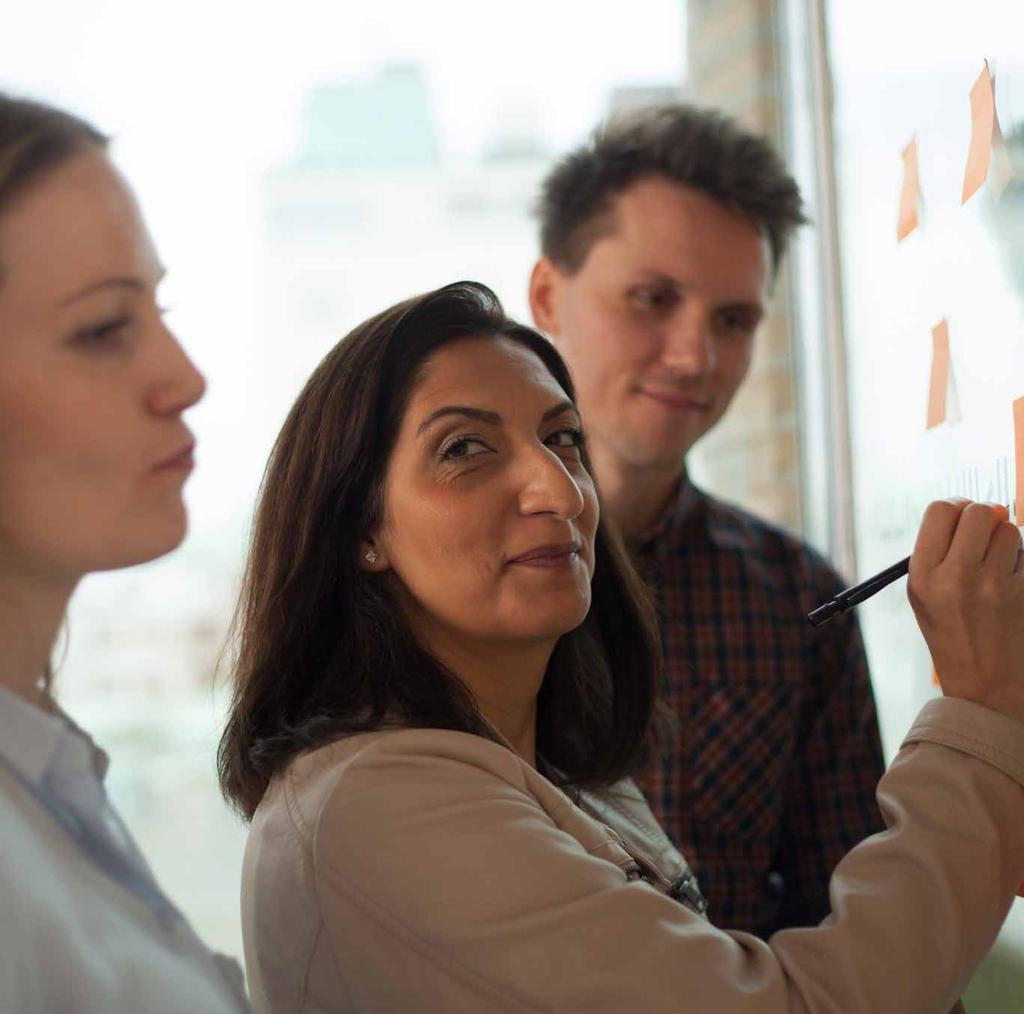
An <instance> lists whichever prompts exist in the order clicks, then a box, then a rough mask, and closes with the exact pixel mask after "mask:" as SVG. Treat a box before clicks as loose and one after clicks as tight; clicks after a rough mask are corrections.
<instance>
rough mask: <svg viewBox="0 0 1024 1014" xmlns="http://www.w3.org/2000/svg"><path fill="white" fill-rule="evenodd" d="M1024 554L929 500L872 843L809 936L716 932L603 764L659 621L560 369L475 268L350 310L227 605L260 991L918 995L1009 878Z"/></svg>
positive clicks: (1020, 735) (435, 1001)
mask: <svg viewBox="0 0 1024 1014" xmlns="http://www.w3.org/2000/svg"><path fill="white" fill-rule="evenodd" d="M1019 546H1020V539H1019V536H1018V534H1017V532H1016V529H1014V527H1013V526H1012V525H1010V524H1008V523H1007V522H1005V521H1001V520H999V519H998V518H997V517H996V516H995V514H994V512H993V511H992V510H991V509H990V508H989V507H988V506H986V505H978V504H972V505H965V504H964V503H962V502H958V503H952V502H940V503H937V504H934V505H932V507H930V508H929V511H928V513H927V515H926V517H925V521H924V523H923V525H922V529H921V533H920V536H919V539H918V545H917V548H916V550H915V554H914V558H913V562H912V565H911V592H912V598H913V600H914V602H915V608H916V609H917V612H918V617H919V622H920V624H921V627H922V629H923V631H924V633H925V637H926V639H927V640H928V643H929V646H930V648H931V650H932V653H933V657H934V659H935V662H936V665H937V666H938V670H939V672H940V673H941V674H942V677H943V686H944V689H945V692H946V694H947V695H949V696H947V697H946V698H944V699H941V700H937V701H932V702H931V703H930V704H929V705H928V706H927V707H926V708H925V709H924V710H923V711H922V713H921V716H920V718H919V719H918V721H917V723H916V724H915V726H914V728H913V729H912V730H911V733H910V735H909V736H908V738H907V743H906V745H905V747H904V749H903V751H902V752H901V753H900V755H899V757H897V759H896V760H895V762H894V763H893V766H892V768H891V769H890V771H889V772H888V773H887V774H886V775H885V777H884V778H883V780H882V782H881V783H880V787H879V799H880V801H881V805H882V808H883V811H884V812H885V814H886V818H887V821H888V824H889V830H888V832H886V833H885V834H883V835H880V836H878V837H876V838H872V839H868V840H867V841H866V842H864V843H862V845H860V846H858V847H857V848H856V849H854V850H853V851H852V852H851V853H850V855H849V856H848V857H847V858H846V859H845V860H844V861H843V862H842V863H841V864H840V866H839V867H838V869H837V871H836V874H835V876H834V878H833V881H832V898H833V912H832V914H831V915H830V916H829V918H828V919H826V921H825V922H824V923H823V925H822V926H821V927H820V928H816V929H813V930H807V929H801V930H786V931H782V932H780V933H778V934H776V935H775V936H774V937H773V938H772V939H771V941H770V942H769V943H764V942H762V941H760V940H758V939H756V938H754V937H752V936H749V935H747V934H743V933H725V932H721V931H719V930H716V929H715V928H713V927H712V926H711V925H710V924H709V923H708V922H707V920H706V919H704V918H703V903H702V900H701V896H700V893H699V891H698V890H697V888H696V885H695V884H694V882H693V878H692V876H691V875H690V873H689V871H688V870H687V868H686V864H685V862H684V861H683V859H682V857H681V856H679V855H678V853H676V851H675V850H674V849H673V847H672V846H671V844H670V843H669V842H668V840H667V839H666V838H665V836H664V834H663V833H662V832H661V831H660V829H658V828H657V826H656V824H655V822H654V820H653V818H652V817H651V815H650V812H649V811H648V810H647V808H646V805H645V804H644V802H643V798H642V796H641V795H640V794H639V792H638V791H637V790H636V788H635V787H634V785H633V784H632V782H631V781H630V780H629V777H630V775H632V774H633V773H634V772H636V771H638V770H640V769H641V768H642V765H643V762H644V759H645V756H646V755H647V753H648V751H649V750H651V749H652V748H654V745H655V743H656V740H657V736H656V728H657V725H658V723H659V721H660V712H659V709H658V707H657V706H656V704H655V700H656V696H657V693H656V691H657V688H658V686H659V680H660V668H659V666H660V655H659V650H658V640H657V636H656V633H655V626H654V623H653V622H652V617H651V612H650V607H649V604H648V602H647V599H646V598H645V596H644V594H643V592H642V590H641V588H640V586H639V584H638V582H637V578H636V577H635V576H634V574H633V572H632V570H631V568H630V566H629V563H628V561H627V559H626V557H625V555H624V553H623V551H622V548H621V546H620V544H619V542H618V540H617V539H616V537H615V536H614V535H613V533H612V532H610V531H608V530H607V529H605V528H604V527H603V525H602V524H601V522H600V521H599V516H598V500H597V495H596V491H595V488H594V483H593V480H592V479H591V476H590V465H589V461H588V459H587V454H586V450H585V444H584V442H583V437H582V432H581V421H580V419H579V416H578V413H577V411H576V408H575V405H574V392H573V386H572V382H571V379H570V377H569V376H568V373H567V371H566V369H565V366H564V365H563V363H562V361H561V359H560V358H559V356H558V355H557V353H556V352H555V350H554V349H553V347H552V346H551V345H549V344H548V343H547V342H546V340H545V339H544V338H543V337H541V336H540V335H539V334H537V333H536V332H534V331H532V330H530V329H529V328H525V327H522V326H521V325H518V324H516V323H514V322H513V321H511V320H509V319H508V318H507V317H506V316H505V314H504V312H503V311H502V309H501V306H500V304H499V303H498V301H497V299H496V298H495V297H494V296H493V294H492V293H491V292H490V291H489V290H487V289H486V288H484V287H483V286H479V285H475V284H473V283H468V282H463V283H458V284H456V285H452V286H447V287H445V288H443V289H440V290H437V291H436V292H432V293H428V294H426V295H424V296H420V297H418V298H415V299H411V300H408V301H407V302H405V303H402V304H400V305H398V306H395V307H393V308H391V309H390V310H387V311H385V312H384V313H382V314H380V315H378V316H376V317H374V318H373V319H371V320H370V321H368V322H367V323H365V324H363V325H362V326H361V327H359V328H357V329H356V330H355V331H354V332H352V334H350V335H349V336H348V337H347V338H346V339H344V340H343V341H342V342H340V343H339V344H338V345H337V346H336V347H335V348H334V349H333V350H332V351H331V352H330V353H329V354H328V356H327V357H326V359H325V360H324V361H323V363H321V365H320V366H319V368H318V369H317V370H316V372H315V373H314V374H313V376H312V378H311V379H310V381H309V382H308V384H307V385H306V387H305V389H304V390H303V392H302V393H301V395H300V396H299V398H298V400H297V401H296V403H295V406H294V407H293V409H292V411H291V413H290V415H289V417H288V419H287V421H286V423H285V425H284V428H283V430H282V432H281V434H280V436H279V438H278V441H277V444H276V446H275V448H274V451H273V454H272V457H271V460H270V463H269V465H268V469H267V473H266V476H265V479H264V485H263V490H262V494H261V499H260V503H259V507H258V509H257V513H256V519H255V526H254V532H253V538H252V547H251V553H250V556H249V560H248V564H247V570H246V574H245V578H244V582H243V590H242V598H241V602H240V605H239V613H238V617H237V624H238V629H237V634H238V644H237V650H238V656H237V664H236V670H235V679H236V684H235V696H234V702H233V707H232V712H231V715H230V719H229V722H228V726H227V729H226V731H225V733H224V737H223V740H222V742H221V749H220V770H221V780H222V785H223V787H224V791H225V793H226V795H227V796H228V798H229V799H230V800H231V801H232V802H233V803H234V804H235V805H236V806H237V807H238V809H239V810H241V812H242V813H243V814H244V815H245V816H246V817H248V818H251V820H252V827H251V831H250V837H249V842H248V846H247V849H246V857H245V863H244V868H243V878H242V918H243V932H244V937H245V952H246V964H247V967H248V971H249V976H250V989H251V992H252V994H253V997H254V1000H255V1004H256V1007H257V1009H258V1010H260V1011H264V1012H274V1014H283V1012H285V1011H289V1012H290V1011H299V1010H302V1011H310V1012H312V1011H324V1012H325V1011H332V1012H343V1011H344V1012H350V1011H351V1012H355V1011H360V1012H370V1011H374V1012H376V1011H380V1012H384V1011H402V1012H413V1011H416V1012H431V1014H433V1012H437V1014H440V1012H456V1011H459V1012H462V1011H464V1012H473V1014H480V1012H484V1011H509V1012H512V1011H522V1012H526V1011H558V1012H560V1014H561V1012H579V1014H584V1012H586V1014H605V1012H607V1014H612V1012H614V1014H621V1012H622V1011H626V1010H633V1011H637V1012H655V1011H657V1012H669V1011H672V1012H682V1011H714V1012H716V1014H741V1012H742V1014H754V1012H757V1014H775V1012H778V1014H782V1012H784V1011H785V1012H794V1011H807V1012H811V1011H815V1012H825V1011H828V1012H835V1011H846V1012H856V1014H861V1012H863V1014H867V1012H872V1014H878V1012H884V1011H891V1012H894V1014H895V1012H897V1011H898V1012H900V1014H913V1012H922V1014H924V1012H944V1011H948V1010H949V1008H950V1007H951V1006H952V1005H953V1004H954V1002H955V1000H956V997H957V995H958V993H959V991H960V990H961V989H962V988H963V987H964V985H965V983H966V981H967V979H968V978H969V976H970V974H971V972H972V971H973V969H974V968H975V966H976V965H977V963H978V962H979V961H980V959H981V957H982V956H983V955H984V953H985V951H986V949H987V948H988V947H989V945H990V944H991V942H992V940H993V939H994V936H995V934H996V932H997V930H998V927H999V925H1000V924H1001V922H1002V919H1003V918H1004V917H1005V915H1006V912H1007V910H1008V907H1009V905H1010V902H1011V899H1012V897H1013V895H1014V890H1015V888H1016V886H1017V885H1018V884H1019V883H1020V881H1021V879H1022V874H1024V819H1022V817H1024V788H1022V786H1024V679H1022V676H1024V673H1022V669H1024V623H1021V620H1022V619H1024V575H1022V574H1021V573H1019V572H1018V571H1017V570H1016V569H1015V565H1016V560H1017V553H1018V548H1019ZM956 698H959V699H956ZM722 749H728V744H725V743H723V744H722Z"/></svg>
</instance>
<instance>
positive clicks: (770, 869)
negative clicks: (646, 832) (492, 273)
mask: <svg viewBox="0 0 1024 1014" xmlns="http://www.w3.org/2000/svg"><path fill="white" fill-rule="evenodd" d="M538 211H539V218H540V225H541V257H540V259H539V260H538V262H537V264H536V266H535V267H534V270H533V273H532V276H531V279H530V304H531V308H532V311H533V315H534V319H535V321H536V323H537V324H538V326H539V327H541V328H542V329H543V330H545V331H546V332H547V333H548V334H549V335H550V336H551V338H552V339H553V341H554V342H555V344H556V345H557V346H558V348H559V350H560V351H561V352H562V354H563V356H565V358H566V359H567V360H568V362H569V365H570V368H571V369H572V371H573V375H574V378H575V381H576V384H577V388H578V394H579V403H580V408H581V410H582V413H583V419H584V424H585V427H586V433H587V440H588V445H589V447H590V453H591V457H592V460H593V464H594V468H595V470H596V472H597V478H598V481H599V484H600V488H601V492H602V496H603V503H604V508H605V510H606V511H607V512H608V513H610V514H611V516H612V517H613V518H614V519H615V521H616V522H617V523H618V525H619V527H620V529H621V530H622V532H623V533H624V534H625V536H626V538H627V541H628V543H629V545H630V547H631V549H632V552H633V557H634V560H635V562H636V564H637V566H638V568H639V569H640V571H641V573H642V574H643V575H644V576H645V577H646V578H647V580H648V583H649V586H650V587H651V589H652V591H653V593H654V595H655V598H656V599H657V603H658V607H659V610H660V615H661V619H662V625H663V626H662V639H663V643H664V649H665V655H666V662H667V674H668V686H667V699H668V703H669V705H670V706H671V707H672V709H673V710H674V711H675V713H676V714H677V716H678V718H679V722H678V729H677V731H676V732H675V733H673V736H672V739H671V741H670V742H668V743H666V744H665V749H664V757H663V760H662V763H661V764H660V766H659V767H658V768H657V769H656V770H654V771H651V772H650V774H649V777H648V778H647V780H646V785H645V789H646V791H647V794H648V797H649V800H650V802H651V804H652V806H653V808H654V810H655V812H656V813H657V815H658V816H659V818H660V819H661V820H662V822H663V823H664V825H665V827H666V828H667V830H668V831H669V833H670V834H671V835H672V837H673V838H674V839H675V841H676V844H677V845H678V846H679V847H680V848H681V849H682V850H683V851H684V852H685V853H686V855H687V857H688V858H689V860H690V861H691V863H692V864H693V866H694V868H695V869H696V871H697V873H698V876H699V878H700V882H701V887H702V889H703V891H704V893H705V895H706V896H707V898H708V901H709V903H710V909H709V916H710V917H711V919H712V920H713V921H714V922H715V923H716V924H717V925H719V926H722V927H728V928H730V929H746V930H749V931H750V932H753V933H756V934H758V935H759V936H763V937H764V936H768V935H770V934H771V933H772V932H774V931H775V930H777V929H781V928H783V927H787V926H800V925H812V924H815V923H817V922H819V921H820V920H821V919H822V918H823V917H824V916H825V915H826V914H827V913H828V911H829V898H828V879H829V874H830V873H831V871H832V869H833V868H834V867H835V865H836V863H837V862H838V861H839V859H840V858H841V857H842V856H843V855H844V854H845V853H846V852H847V851H848V850H849V849H850V848H851V847H852V846H853V845H854V844H855V843H856V842H858V841H860V840H861V839H862V838H864V837H865V836H866V835H869V834H871V833H872V832H874V831H876V830H881V829H882V827H883V825H882V821H881V817H880V814H879V812H878V809H877V806H876V803H875V799H874V790H875V785H876V783H877V781H878V779H879V777H880V776H881V774H882V771H883V761H882V751H881V744H880V739H879V733H878V723H877V717H876V713H875V704H874V699H873V696H872V691H871V681H870V678H869V675H868V670H867V664H866V659H865V654H864V646H863V642H862V639H861V635H860V631H859V628H858V626H857V621H856V619H855V618H853V617H852V616H841V617H839V618H837V619H836V620H835V621H833V622H832V623H831V624H830V625H829V626H827V627H824V628H822V629H820V630H814V629H812V628H811V627H810V626H809V625H808V624H807V621H806V619H805V616H806V614H807V612H808V611H809V610H811V609H812V608H814V607H815V606H816V605H818V604H820V603H821V602H823V601H825V600H826V599H828V598H830V597H831V596H832V595H833V594H834V593H835V592H836V591H838V590H839V588H840V587H842V582H841V581H840V580H839V578H838V576H837V575H836V573H835V571H834V570H833V569H832V568H831V567H830V566H829V565H828V564H827V563H826V562H825V561H824V560H823V559H822V558H821V557H820V556H819V555H818V554H817V553H815V552H814V551H813V550H812V549H811V548H810V547H809V546H807V545H806V544H805V543H803V542H801V541H800V540H799V539H797V538H795V537H794V536H792V535H790V534H788V533H786V532H784V531H782V530H781V529H779V528H777V527H775V526H773V525H770V524H768V523H767V522H765V521H763V520H760V519H758V518H756V517H754V516H752V515H751V514H749V513H747V512H746V511H743V510H741V509H739V508H738V507H735V506H733V505H731V504H728V503H724V502H722V501H721V500H718V499H716V498H714V497H712V496H709V495H708V494H707V493H705V492H703V491H702V490H700V489H698V488H697V487H696V486H695V485H694V484H693V482H692V481H691V480H690V478H689V476H688V475H687V470H686V455H687V453H688V452H689V450H690V448H691V447H693V445H694V444H695V443H696V442H697V441H698V440H699V439H700V438H701V437H702V436H703V435H704V434H705V433H707V432H708V431H709V430H710V429H711V428H712V427H713V426H714V425H715V424H716V423H717V422H718V420H719V419H721V418H722V415H723V414H724V413H725V411H726V409H727V408H728V406H729V404H730V402H731V400H732V398H733V395H734V394H735V393H736V391H737V389H738V388H739V386H740V384H741V383H742V382H743V380H744V378H745V377H746V374H747V371H748V369H749V366H750V359H751V351H752V348H753V343H754V340H755V335H756V332H757V329H758V325H759V323H760V322H761V320H762V318H763V316H764V313H765V307H766V305H767V303H768V300H769V297H770V295H771V291H772V286H773V282H774V280H775V278H776V276H777V274H778V269H779V264H780V262H781V260H782V258H783V256H784V254H785V251H786V246H787V244H788V241H789V239H790V237H791V236H792V234H793V232H794V231H795V229H796V228H797V227H798V226H800V225H801V224H803V222H804V221H805V219H804V214H803V209H802V201H801V197H800V193H799V189H798V187H797V185H796V183H795V181H794V180H793V179H792V177H791V176H790V175H789V173H788V172H787V171H786V168H785V166H784V165H783V163H782V161H781V160H780V158H779V156H778V155H777V154H776V153H775V151H774V150H773V148H772V146H771V145H770V144H769V143H768V141H766V140H765V139H764V138H762V137H759V136H757V135H755V134H751V133H749V132H748V131H746V130H744V129H742V128H741V127H740V126H738V125H737V124H736V123H735V122H733V121H732V120H730V119H729V118H727V117H725V116H723V115H721V114H719V113H717V112H713V111H711V110H706V109H699V108H695V107H692V106H688V105H682V104H679V105H676V104H672V105H665V106H657V107H651V108H648V109H644V110H640V111H637V112H633V113H631V114H628V115H626V116H623V117H619V118H616V119H612V120H611V121H609V122H608V123H606V124H605V125H603V126H601V127H599V128H598V129H597V131H595V133H594V134H593V136H592V137H591V139H590V140H589V141H588V142H587V143H586V144H584V145H582V146H581V147H579V148H578V149H576V150H575V151H572V152H570V153H569V154H568V155H566V156H565V157H564V158H563V159H561V160H560V161H559V162H558V163H557V164H556V165H555V166H554V168H553V169H552V170H551V172H550V173H549V175H548V176H547V178H546V180H545V181H544V184H543V187H542V192H541V197H540V201H539V205H538Z"/></svg>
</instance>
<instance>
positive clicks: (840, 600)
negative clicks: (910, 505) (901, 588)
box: [807, 556, 910, 627]
mask: <svg viewBox="0 0 1024 1014" xmlns="http://www.w3.org/2000/svg"><path fill="white" fill-rule="evenodd" d="M909 569H910V557H909V556H908V557H907V558H906V559H905V560H900V562H899V563H894V564H893V565H892V566H891V567H886V569H885V570H883V571H882V572H881V573H879V574H876V575H875V576H874V577H869V578H868V579H867V580H866V581H861V583H860V584H855V585H854V586H853V587H852V588H847V589H846V590H845V591H841V592H839V594H838V595H836V597H835V598H832V599H829V600H828V602H826V603H825V604H824V605H820V606H818V608H817V609H815V610H813V611H812V612H809V613H808V614H807V619H808V621H809V622H810V624H811V626H812V627H820V626H821V625H822V624H823V623H828V621H829V620H831V619H832V617H833V616H836V615H838V614H839V613H846V612H849V611H850V610H851V609H852V608H853V607H854V606H855V605H858V604H859V603H861V602H863V601H864V600H865V599H869V598H871V596H872V595H874V594H875V592H877V591H881V590H882V589H883V588H884V587H885V586H886V585H888V584H892V583H893V581H895V580H896V579H897V578H901V577H903V575H904V574H906V573H907V571H908V570H909Z"/></svg>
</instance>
